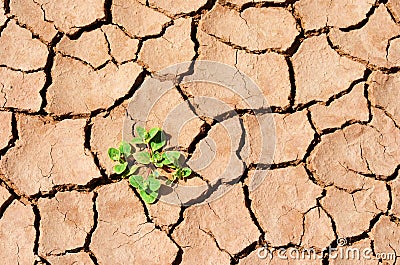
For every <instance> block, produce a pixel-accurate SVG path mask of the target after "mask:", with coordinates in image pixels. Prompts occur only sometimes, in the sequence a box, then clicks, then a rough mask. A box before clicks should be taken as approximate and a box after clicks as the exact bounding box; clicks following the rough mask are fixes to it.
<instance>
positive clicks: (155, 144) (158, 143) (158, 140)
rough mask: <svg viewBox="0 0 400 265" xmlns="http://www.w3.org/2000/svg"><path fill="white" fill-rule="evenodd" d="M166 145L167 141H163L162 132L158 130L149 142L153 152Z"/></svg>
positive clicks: (163, 135)
mask: <svg viewBox="0 0 400 265" xmlns="http://www.w3.org/2000/svg"><path fill="white" fill-rule="evenodd" d="M166 143H167V141H166V139H165V134H164V132H163V131H162V130H159V131H158V132H157V133H156V135H155V136H154V137H153V138H152V139H151V141H150V147H151V150H153V152H154V151H157V150H159V149H161V148H163V147H164V145H165V144H166Z"/></svg>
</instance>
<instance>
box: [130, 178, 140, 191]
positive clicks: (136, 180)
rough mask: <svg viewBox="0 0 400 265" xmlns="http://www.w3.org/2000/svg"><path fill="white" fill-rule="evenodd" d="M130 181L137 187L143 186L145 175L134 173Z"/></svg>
mask: <svg viewBox="0 0 400 265" xmlns="http://www.w3.org/2000/svg"><path fill="white" fill-rule="evenodd" d="M129 183H130V184H131V185H132V186H133V187H135V188H136V189H141V188H142V187H143V177H142V176H140V175H132V176H130V177H129Z"/></svg>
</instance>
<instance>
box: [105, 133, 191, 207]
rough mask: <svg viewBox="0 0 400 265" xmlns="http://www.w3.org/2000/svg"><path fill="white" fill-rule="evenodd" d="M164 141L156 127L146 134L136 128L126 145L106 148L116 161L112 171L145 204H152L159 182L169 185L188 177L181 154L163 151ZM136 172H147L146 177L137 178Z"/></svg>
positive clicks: (138, 176) (189, 170)
mask: <svg viewBox="0 0 400 265" xmlns="http://www.w3.org/2000/svg"><path fill="white" fill-rule="evenodd" d="M165 138H166V137H165V133H164V132H163V130H161V129H160V128H157V127H155V128H152V129H150V130H149V131H147V130H146V129H145V128H143V127H137V128H136V137H134V138H133V140H132V141H131V142H130V143H128V142H125V141H122V142H121V143H120V145H119V147H118V148H113V147H112V148H109V149H108V156H109V157H110V159H111V160H113V161H114V162H116V164H115V165H114V172H115V173H116V174H118V175H121V176H122V177H123V178H129V183H130V184H131V185H132V186H133V187H134V188H136V189H137V190H138V192H139V194H140V196H141V197H142V199H143V200H144V201H145V202H146V203H153V202H155V201H156V199H157V197H158V193H159V190H160V187H161V181H165V184H166V185H170V184H172V183H176V182H178V181H179V180H181V179H184V178H187V177H189V176H190V175H191V174H192V170H191V169H190V168H188V167H182V165H181V163H180V161H181V159H182V158H183V155H182V154H181V153H180V152H179V151H164V150H163V147H164V146H165V144H166V139H165ZM141 169H142V170H141ZM143 169H144V170H143ZM146 169H147V170H146ZM138 171H141V172H147V173H146V175H147V176H142V175H139V174H138V173H137V172H138Z"/></svg>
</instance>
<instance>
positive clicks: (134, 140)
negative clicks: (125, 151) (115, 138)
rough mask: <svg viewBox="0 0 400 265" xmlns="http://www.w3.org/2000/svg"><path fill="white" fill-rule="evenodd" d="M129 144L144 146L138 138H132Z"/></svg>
mask: <svg viewBox="0 0 400 265" xmlns="http://www.w3.org/2000/svg"><path fill="white" fill-rule="evenodd" d="M131 143H132V144H144V142H143V140H142V138H140V137H134V138H133V139H132V142H131Z"/></svg>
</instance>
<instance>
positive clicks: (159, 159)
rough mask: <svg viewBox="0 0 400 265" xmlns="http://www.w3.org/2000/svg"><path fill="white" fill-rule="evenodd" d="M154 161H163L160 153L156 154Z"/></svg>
mask: <svg viewBox="0 0 400 265" xmlns="http://www.w3.org/2000/svg"><path fill="white" fill-rule="evenodd" d="M153 159H154V161H155V162H160V161H161V160H162V155H161V154H160V153H159V152H154V154H153Z"/></svg>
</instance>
